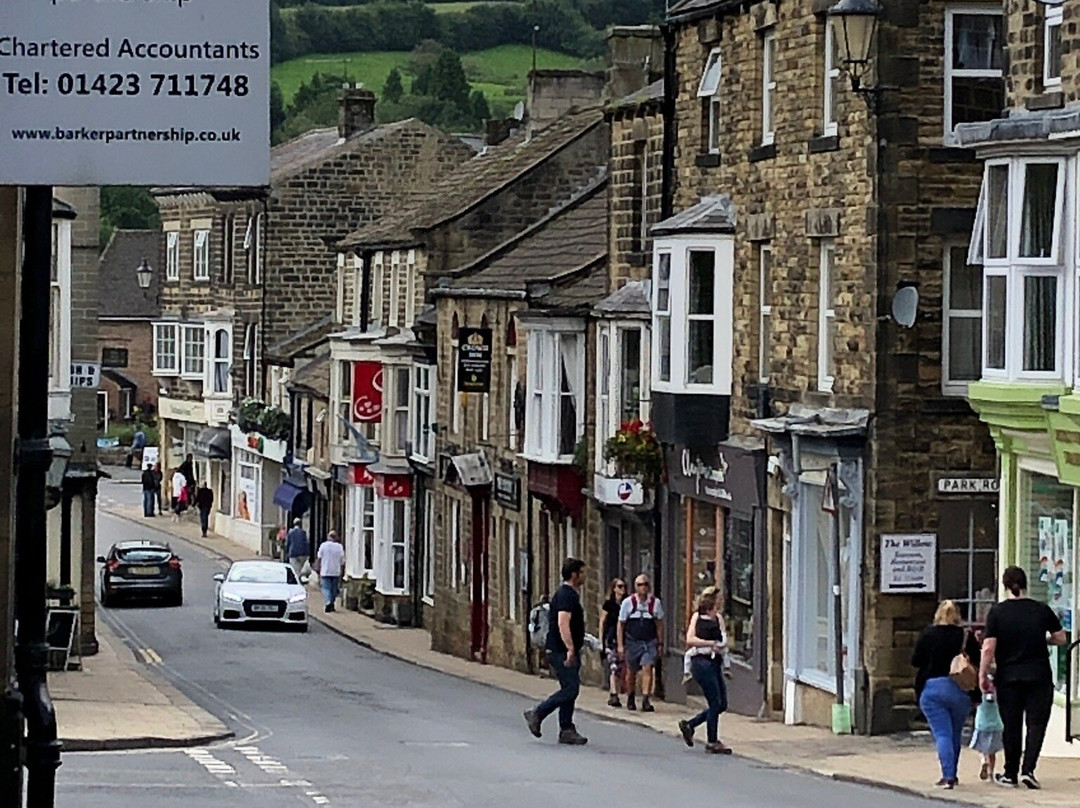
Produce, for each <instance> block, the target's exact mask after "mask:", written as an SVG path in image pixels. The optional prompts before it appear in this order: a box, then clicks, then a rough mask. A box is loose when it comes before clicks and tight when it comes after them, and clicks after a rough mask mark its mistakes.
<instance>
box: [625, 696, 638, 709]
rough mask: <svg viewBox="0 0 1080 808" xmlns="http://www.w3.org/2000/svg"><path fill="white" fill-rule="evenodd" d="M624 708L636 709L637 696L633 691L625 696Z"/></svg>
mask: <svg viewBox="0 0 1080 808" xmlns="http://www.w3.org/2000/svg"><path fill="white" fill-rule="evenodd" d="M626 709H627V710H637V697H636V696H635V695H634V694H633V693H631V694H630V695H629V696H627V697H626Z"/></svg>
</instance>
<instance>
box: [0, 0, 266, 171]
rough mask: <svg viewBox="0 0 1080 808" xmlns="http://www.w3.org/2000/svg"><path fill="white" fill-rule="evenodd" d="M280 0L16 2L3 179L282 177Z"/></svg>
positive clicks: (0, 148) (0, 86)
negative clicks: (272, 3) (274, 23)
mask: <svg viewBox="0 0 1080 808" xmlns="http://www.w3.org/2000/svg"><path fill="white" fill-rule="evenodd" d="M269 106H270V12H269V0H3V3H0V184H6V185H208V186H222V185H239V186H264V185H267V184H268V183H269V179H270V119H269Z"/></svg>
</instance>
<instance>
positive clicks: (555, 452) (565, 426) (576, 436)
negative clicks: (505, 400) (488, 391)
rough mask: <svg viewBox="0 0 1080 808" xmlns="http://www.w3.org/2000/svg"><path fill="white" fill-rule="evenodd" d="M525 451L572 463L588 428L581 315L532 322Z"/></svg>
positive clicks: (538, 459)
mask: <svg viewBox="0 0 1080 808" xmlns="http://www.w3.org/2000/svg"><path fill="white" fill-rule="evenodd" d="M528 350H529V353H528V377H529V382H528V416H527V418H526V420H525V457H526V458H527V459H529V460H533V461H536V462H539V463H557V464H566V465H568V464H571V463H573V462H574V453H575V451H576V449H577V445H578V442H579V441H580V440H581V437H582V435H583V434H584V432H585V419H584V414H585V334H584V326H583V324H582V323H580V322H579V321H552V322H545V323H535V324H530V326H529V349H528Z"/></svg>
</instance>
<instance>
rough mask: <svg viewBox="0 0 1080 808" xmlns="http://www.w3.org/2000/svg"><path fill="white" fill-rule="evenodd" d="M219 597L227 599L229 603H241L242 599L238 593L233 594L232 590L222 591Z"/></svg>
mask: <svg viewBox="0 0 1080 808" xmlns="http://www.w3.org/2000/svg"><path fill="white" fill-rule="evenodd" d="M221 599H222V600H227V601H229V603H243V602H244V599H243V598H242V597H240V596H239V595H234V594H233V593H232V592H222V593H221Z"/></svg>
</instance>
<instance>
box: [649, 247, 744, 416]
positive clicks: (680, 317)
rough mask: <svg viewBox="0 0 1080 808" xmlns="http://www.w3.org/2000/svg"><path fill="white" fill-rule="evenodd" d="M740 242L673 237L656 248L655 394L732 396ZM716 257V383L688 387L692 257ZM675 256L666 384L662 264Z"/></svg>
mask: <svg viewBox="0 0 1080 808" xmlns="http://www.w3.org/2000/svg"><path fill="white" fill-rule="evenodd" d="M734 245H735V240H734V238H733V237H732V236H727V235H720V236H672V237H667V238H658V239H656V241H655V244H654V246H653V256H654V257H653V284H652V287H653V292H652V295H653V300H652V308H653V328H652V339H651V344H652V350H651V351H650V353H651V357H652V360H651V366H652V373H651V374H650V376H651V379H652V389H653V390H659V391H661V392H666V393H702V394H708V395H731V380H732V368H731V365H732V357H733V353H732V351H733V342H734V331H733V321H732V311H733V309H732V300H733V297H734V266H735V246H734ZM709 251H712V252H714V253H715V256H716V261H715V264H714V272H715V277H714V280H713V293H714V295H715V300H714V306H713V318H714V323H715V329H716V330H715V332H714V339H713V379H712V382H711V383H708V384H702V383H696V382H695V383H688V382H687V381H686V375H687V366H688V359H689V356H688V353H689V351H688V346H689V329H688V328H687V324H688V319H687V316H686V314H685V313H686V311H687V310H688V307H689V300H688V297H689V277H688V276H689V258H690V253H692V252H709ZM664 255H670V261H671V264H670V266H671V274H670V283H669V286H670V290H669V295H668V305H669V309H668V311H670V317H671V368H670V370H671V373H670V378H668V379H664V378H663V376H662V375H661V373H660V363H661V357H660V334H661V331H662V329H661V328H660V323H661V321H662V320H663V319H664V318H665V317H666V316H669V315H668V314H667V312H665V311H663V310H660V309H659V308H658V306H659V299H660V298H659V295H660V288H659V283H658V278H659V268H660V262H661V259H662V257H663V256H664Z"/></svg>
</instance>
